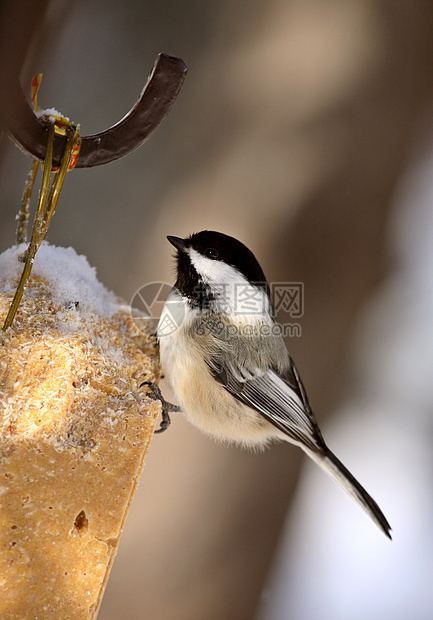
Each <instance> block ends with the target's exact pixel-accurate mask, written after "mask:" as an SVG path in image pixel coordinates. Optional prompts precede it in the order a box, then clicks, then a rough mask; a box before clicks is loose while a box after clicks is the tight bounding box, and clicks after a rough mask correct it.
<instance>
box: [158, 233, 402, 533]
mask: <svg viewBox="0 0 433 620" xmlns="http://www.w3.org/2000/svg"><path fill="white" fill-rule="evenodd" d="M167 239H168V241H169V242H170V243H171V244H172V245H173V246H174V248H175V249H176V254H175V259H176V274H177V279H176V282H175V284H174V286H173V287H172V289H171V291H170V293H169V295H168V297H167V299H166V301H165V304H164V307H163V310H162V312H161V316H160V319H159V323H158V327H157V338H158V342H159V350H160V361H161V368H162V373H163V376H164V378H165V379H166V380H167V382H168V384H169V387H170V388H171V391H172V393H173V395H174V397H175V399H176V405H177V407H176V406H175V407H173V406H172V408H171V411H173V410H177V409H179V410H181V411H182V412H183V413H184V414H185V415H186V417H187V418H188V419H189V420H190V422H192V424H193V425H195V426H196V427H198V428H199V429H200V430H202V431H203V432H204V433H206V434H208V435H210V436H212V437H213V438H215V439H217V440H219V441H222V442H225V443H234V444H238V445H241V446H243V447H249V448H264V447H266V446H267V445H268V444H270V443H271V442H273V441H275V440H277V441H278V440H285V441H287V442H289V443H291V444H295V445H297V446H298V447H300V448H301V449H302V450H303V451H304V453H306V454H307V456H309V457H310V458H311V459H312V460H313V461H314V462H315V463H316V464H317V465H318V466H319V467H320V468H321V469H322V470H323V471H324V472H325V473H326V474H328V475H329V476H330V477H331V478H332V479H333V480H334V481H335V482H336V483H337V484H338V485H339V486H340V487H341V488H342V489H343V490H344V491H345V492H346V493H347V494H348V495H349V496H350V497H351V498H352V499H353V500H355V502H356V503H357V504H358V505H359V506H360V507H361V508H362V509H363V510H364V511H365V512H366V513H367V514H368V515H369V516H370V517H371V519H372V520H373V521H374V522H375V523H376V525H377V526H378V527H379V528H380V529H381V530H382V531H383V532H384V534H385V535H386V536H387V537H388V538H390V539H391V533H390V532H391V526H390V524H389V523H388V521H387V519H386V517H385V516H384V514H383V512H382V511H381V509H380V508H379V506H378V504H377V503H376V502H375V500H374V499H373V498H372V497H371V496H370V495H369V494H368V493H367V491H366V490H365V489H364V488H363V487H362V486H361V484H360V483H359V482H358V481H357V480H356V478H355V477H354V476H353V475H352V474H351V473H350V471H349V470H348V469H347V468H346V467H345V465H343V463H342V462H341V461H340V460H339V459H338V458H337V457H336V456H335V454H334V453H333V452H332V451H331V450H330V449H329V448H328V446H327V444H326V443H325V440H324V439H323V436H322V433H321V431H320V429H319V426H318V423H317V420H316V417H315V415H314V413H313V410H312V408H311V406H310V402H309V400H308V397H307V393H306V390H305V387H304V384H303V382H302V380H301V377H300V375H299V372H298V370H297V368H296V366H295V363H294V362H293V360H292V358H291V356H290V354H289V352H288V350H287V348H286V345H285V343H284V339H283V335H282V330H281V326H279V324H278V323H277V322H276V320H275V311H274V305H273V302H272V299H271V291H270V287H269V284H268V282H267V280H266V277H265V275H264V273H263V270H262V268H261V266H260V264H259V262H258V261H257V259H256V257H255V256H254V254H253V253H252V252H251V250H249V249H248V248H247V247H246V246H245V245H244V244H243V243H242V242H241V241H239V240H237V239H235V238H234V237H231V236H229V235H226V234H224V233H221V232H216V231H211V230H203V231H201V232H196V233H193V234H191V235H189V236H187V237H185V238H180V237H174V236H168V237H167ZM163 422H164V428H166V427H167V426H168V424H169V422H170V420H169V416H168V413H167V412H165V413H164V418H163Z"/></svg>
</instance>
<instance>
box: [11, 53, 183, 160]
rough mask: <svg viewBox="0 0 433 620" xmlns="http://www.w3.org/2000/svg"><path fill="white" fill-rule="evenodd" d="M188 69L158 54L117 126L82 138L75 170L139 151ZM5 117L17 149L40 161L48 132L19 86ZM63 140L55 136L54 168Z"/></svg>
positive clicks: (59, 156)
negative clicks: (151, 68) (139, 92)
mask: <svg viewBox="0 0 433 620" xmlns="http://www.w3.org/2000/svg"><path fill="white" fill-rule="evenodd" d="M187 71H188V69H187V67H186V65H185V63H184V62H183V61H182V60H181V59H180V58H175V57H174V56H169V55H168V54H159V55H158V57H157V59H156V61H155V64H154V67H153V70H152V73H151V75H150V76H149V79H148V82H147V84H146V86H145V87H144V89H143V91H142V93H141V95H140V98H139V100H138V101H137V102H136V103H135V105H134V106H133V107H132V108H131V110H130V111H129V112H128V114H126V116H124V117H123V118H122V119H121V120H120V121H119V122H118V123H116V124H115V125H113V126H112V127H110V128H109V129H106V130H105V131H102V132H100V133H98V134H94V135H91V136H86V137H83V138H82V142H81V149H80V154H79V156H78V160H77V164H76V167H77V168H90V167H92V166H100V165H102V164H107V163H108V162H110V161H114V160H115V159H119V158H120V157H124V156H125V155H127V154H128V153H131V152H132V151H133V150H135V149H136V148H138V147H139V146H141V145H142V144H143V142H145V140H147V139H148V138H149V137H150V135H151V134H152V133H153V132H154V131H155V129H157V128H158V127H159V125H160V124H161V122H162V121H163V120H164V118H165V117H166V116H167V114H168V113H169V112H170V110H171V108H172V106H173V103H174V102H175V100H176V98H177V96H178V94H179V91H180V89H181V87H182V84H183V82H184V80H185V77H186V73H187ZM14 95H15V96H14V97H12V99H13V100H14V101H15V105H14V106H13V108H10V113H9V117H8V121H7V124H8V129H9V132H10V134H11V136H12V138H13V140H14V142H15V143H16V144H17V146H18V147H19V148H20V149H21V150H22V151H24V152H25V153H26V154H28V155H30V156H31V157H33V158H34V159H38V160H40V161H43V160H44V158H45V150H46V145H47V134H48V130H47V128H46V127H45V126H44V124H43V123H42V122H41V121H40V120H39V119H38V118H37V116H36V115H35V113H34V112H33V110H32V109H31V107H30V105H29V104H28V103H27V100H26V99H25V97H24V95H23V92H22V89H21V86H20V84H19V83H16V85H15V93H14ZM65 142H66V138H65V137H64V136H59V135H56V137H55V141H54V153H53V165H54V166H58V165H60V160H61V157H62V154H63V152H64V148H65Z"/></svg>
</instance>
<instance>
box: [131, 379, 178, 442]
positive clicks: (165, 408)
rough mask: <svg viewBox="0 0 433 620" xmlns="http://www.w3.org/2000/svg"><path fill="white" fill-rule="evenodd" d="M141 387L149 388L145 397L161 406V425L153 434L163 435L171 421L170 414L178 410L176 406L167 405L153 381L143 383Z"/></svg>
mask: <svg viewBox="0 0 433 620" xmlns="http://www.w3.org/2000/svg"><path fill="white" fill-rule="evenodd" d="M143 385H148V386H149V387H150V388H151V390H152V391H151V392H149V393H148V394H147V395H148V396H150V398H152V399H153V400H159V401H160V403H161V406H162V410H161V417H162V419H161V424H160V427H159V428H158V429H157V430H156V431H155V433H163V432H164V431H166V430H167V429H168V427H169V426H170V424H171V420H170V415H169V413H170V412H176V411H180V408H179V407H178V406H177V405H173V404H172V403H168V402H167V401H166V400H165V399H164V397H163V395H162V394H161V390H160V389H159V387H158V386H157V385H156V383H153V381H143V383H142V384H141V385H140V387H142V386H143Z"/></svg>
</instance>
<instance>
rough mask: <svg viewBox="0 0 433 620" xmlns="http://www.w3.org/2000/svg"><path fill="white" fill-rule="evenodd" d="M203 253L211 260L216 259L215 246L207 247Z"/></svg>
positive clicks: (216, 251)
mask: <svg viewBox="0 0 433 620" xmlns="http://www.w3.org/2000/svg"><path fill="white" fill-rule="evenodd" d="M204 255H205V256H206V257H207V258H212V259H213V260H216V259H217V258H218V250H215V248H208V249H207V250H206V251H205V253H204Z"/></svg>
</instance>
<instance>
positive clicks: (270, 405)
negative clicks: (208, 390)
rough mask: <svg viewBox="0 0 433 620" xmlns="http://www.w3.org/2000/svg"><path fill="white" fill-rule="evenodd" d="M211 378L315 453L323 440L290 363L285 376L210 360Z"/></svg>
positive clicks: (230, 361)
mask: <svg viewBox="0 0 433 620" xmlns="http://www.w3.org/2000/svg"><path fill="white" fill-rule="evenodd" d="M210 369H211V372H212V375H213V376H214V378H215V379H216V380H217V381H218V382H219V383H220V384H221V385H222V386H224V388H225V389H226V390H227V391H228V392H230V393H231V394H232V395H233V396H234V397H235V398H237V399H238V400H239V401H241V402H242V403H244V404H245V405H248V406H249V407H251V408H253V409H255V410H256V411H258V412H259V413H260V414H261V415H262V416H264V417H265V418H266V419H267V420H268V421H269V422H271V423H272V424H273V425H274V426H276V427H277V428H279V429H280V430H281V431H282V432H283V433H285V434H286V435H287V436H288V437H289V438H290V439H292V440H293V441H295V442H296V443H298V444H300V445H303V446H305V447H307V448H309V449H310V450H313V451H315V452H317V450H319V451H321V449H322V447H323V440H322V436H321V434H320V431H319V428H318V426H317V423H316V420H315V419H314V415H313V413H312V411H311V407H310V405H309V403H308V400H307V397H306V394H305V389H304V386H303V385H302V382H301V380H300V378H299V374H298V372H297V370H296V367H295V365H294V364H293V362H292V360H290V366H289V368H288V369H287V371H286V372H284V374H282V373H279V372H278V371H277V370H275V369H269V370H266V371H264V370H262V369H258V368H257V369H254V370H253V371H251V370H249V369H246V368H245V367H244V366H241V365H240V364H238V363H236V362H235V361H234V360H233V359H228V357H227V356H225V357H224V359H223V358H219V359H213V360H212V364H211V365H210Z"/></svg>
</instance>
